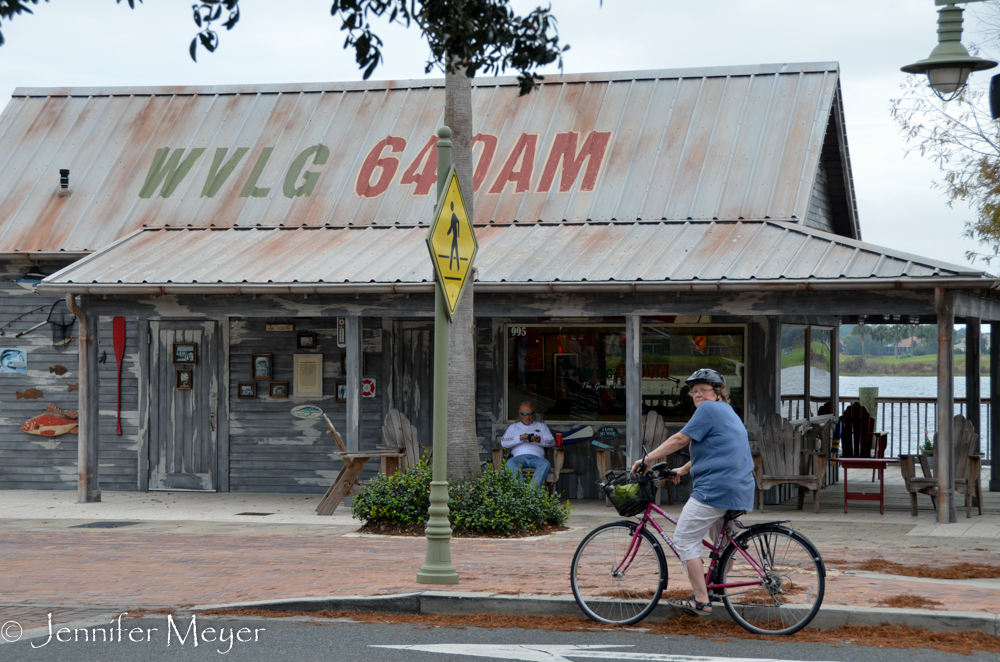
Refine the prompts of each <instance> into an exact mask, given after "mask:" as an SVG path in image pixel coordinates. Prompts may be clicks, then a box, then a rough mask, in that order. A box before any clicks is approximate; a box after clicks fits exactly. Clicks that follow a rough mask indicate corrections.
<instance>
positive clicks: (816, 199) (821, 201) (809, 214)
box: [805, 163, 836, 232]
mask: <svg viewBox="0 0 1000 662" xmlns="http://www.w3.org/2000/svg"><path fill="white" fill-rule="evenodd" d="M805 221H806V225H808V226H809V227H811V228H816V229H817V230H823V231H824V232H835V231H836V230H835V228H834V225H833V209H832V208H831V204H830V187H829V184H828V182H827V175H826V166H825V165H824V164H823V163H820V165H819V168H817V170H816V180H815V181H814V182H813V189H812V194H811V195H810V196H809V206H808V208H807V209H806V218H805Z"/></svg>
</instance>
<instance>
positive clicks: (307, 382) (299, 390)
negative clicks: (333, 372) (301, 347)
mask: <svg viewBox="0 0 1000 662" xmlns="http://www.w3.org/2000/svg"><path fill="white" fill-rule="evenodd" d="M292 377H293V379H292V383H293V384H294V388H295V395H314V396H317V397H320V396H322V395H323V355H322V354H296V355H295V369H294V371H293V375H292Z"/></svg>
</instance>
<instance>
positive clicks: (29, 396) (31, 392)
mask: <svg viewBox="0 0 1000 662" xmlns="http://www.w3.org/2000/svg"><path fill="white" fill-rule="evenodd" d="M16 394H17V399H18V400H20V399H22V398H24V399H25V400H37V399H38V398H40V397H42V396H43V395H45V394H44V393H43V392H41V391H39V390H38V389H37V388H29V389H28V390H27V391H25V392H24V393H21V392H20V391H16Z"/></svg>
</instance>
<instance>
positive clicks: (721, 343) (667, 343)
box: [642, 326, 746, 422]
mask: <svg viewBox="0 0 1000 662" xmlns="http://www.w3.org/2000/svg"><path fill="white" fill-rule="evenodd" d="M745 363H746V359H745V356H744V342H743V328H742V327H721V326H715V327H705V326H644V327H643V329H642V412H643V413H644V414H645V413H646V412H648V411H650V410H655V411H657V412H659V413H660V415H662V416H663V418H664V420H666V421H668V422H683V421H687V420H688V419H689V418H690V417H691V414H693V413H694V403H693V402H692V401H691V397H690V396H689V395H688V387H687V384H686V383H685V382H684V380H685V379H687V378H688V377H690V376H691V373H693V372H694V371H695V370H697V369H699V368H711V369H713V370H717V371H718V372H720V373H721V374H722V376H723V377H725V379H726V385H727V387H728V388H729V396H730V401H731V402H732V405H733V408H734V409H735V410H736V413H737V414H739V415H740V418H742V417H743V377H744V366H745Z"/></svg>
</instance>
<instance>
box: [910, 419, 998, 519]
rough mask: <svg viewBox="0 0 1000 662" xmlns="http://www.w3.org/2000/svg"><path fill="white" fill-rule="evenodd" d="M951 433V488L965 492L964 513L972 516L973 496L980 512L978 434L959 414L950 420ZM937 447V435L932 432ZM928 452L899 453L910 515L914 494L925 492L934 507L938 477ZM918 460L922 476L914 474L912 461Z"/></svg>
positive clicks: (914, 467) (980, 486)
mask: <svg viewBox="0 0 1000 662" xmlns="http://www.w3.org/2000/svg"><path fill="white" fill-rule="evenodd" d="M953 432H954V434H955V491H956V492H958V493H959V494H964V495H965V516H966V518H969V517H972V499H973V498H975V499H976V504H977V510H978V511H979V514H980V515H982V514H983V483H982V456H981V455H980V454H979V435H977V434H976V429H975V428H974V427H973V426H972V421H970V420H968V419H967V418H965V417H964V416H962V415H958V416H956V417H955V419H954V423H953ZM934 447H935V448H937V434H935V435H934ZM932 457H933V455H932V454H917V455H900V456H899V471H900V473H901V474H902V475H903V483H904V484H905V485H906V491H907V492H909V493H910V515H912V516H914V517H916V516H917V494H926V495H928V496H929V497H930V498H931V505H932V506H934V508H937V496H938V478H937V476H936V473H937V471H936V469H937V467H936V466H932V464H931V458H932ZM916 461H919V462H920V467H921V469H922V471H923V474H924V476H923V477H922V478H920V477H917V476H916V466H915V462H916Z"/></svg>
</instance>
